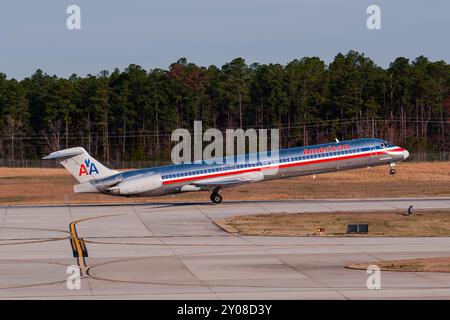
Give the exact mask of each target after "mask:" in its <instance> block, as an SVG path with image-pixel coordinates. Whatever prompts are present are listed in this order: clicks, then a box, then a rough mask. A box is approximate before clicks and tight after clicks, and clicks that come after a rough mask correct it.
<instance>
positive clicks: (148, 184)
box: [107, 174, 162, 196]
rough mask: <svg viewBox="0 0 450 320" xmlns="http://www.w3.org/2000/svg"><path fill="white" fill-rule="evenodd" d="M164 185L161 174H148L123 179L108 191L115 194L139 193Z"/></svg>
mask: <svg viewBox="0 0 450 320" xmlns="http://www.w3.org/2000/svg"><path fill="white" fill-rule="evenodd" d="M161 186H162V181H161V176H160V175H159V174H146V175H144V176H138V177H133V178H129V179H126V180H123V181H122V182H120V183H119V184H117V185H115V186H113V187H110V188H108V189H107V192H109V193H111V194H115V195H121V196H122V195H137V194H139V193H144V192H148V191H152V190H155V189H158V188H160V187H161Z"/></svg>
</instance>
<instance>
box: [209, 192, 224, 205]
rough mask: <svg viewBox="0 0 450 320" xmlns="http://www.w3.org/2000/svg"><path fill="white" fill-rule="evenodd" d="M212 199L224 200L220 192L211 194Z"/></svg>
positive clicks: (218, 201) (214, 200)
mask: <svg viewBox="0 0 450 320" xmlns="http://www.w3.org/2000/svg"><path fill="white" fill-rule="evenodd" d="M211 201H212V202H214V203H221V202H222V196H221V195H220V194H218V193H213V194H211Z"/></svg>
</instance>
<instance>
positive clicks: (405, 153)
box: [403, 149, 409, 159]
mask: <svg viewBox="0 0 450 320" xmlns="http://www.w3.org/2000/svg"><path fill="white" fill-rule="evenodd" d="M408 157H409V152H408V150H406V149H405V150H403V159H406V158H408Z"/></svg>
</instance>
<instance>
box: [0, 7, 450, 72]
mask: <svg viewBox="0 0 450 320" xmlns="http://www.w3.org/2000/svg"><path fill="white" fill-rule="evenodd" d="M71 4H76V5H78V6H79V7H80V8H81V30H68V29H67V27H66V19H67V17H68V16H69V15H68V14H67V13H66V9H67V7H68V6H69V5H71ZM371 4H377V5H379V6H380V8H381V27H382V29H381V30H369V29H367V27H366V19H367V17H368V14H367V13H366V9H367V7H368V6H369V5H371ZM449 18H450V1H448V0H427V1H426V0H423V1H420V0H379V1H372V0H370V1H366V0H329V1H325V0H222V1H219V0H129V1H113V0H109V1H107V0H71V1H65V0H39V1H31V0H29V1H24V0H14V1H12V0H2V1H1V2H0V72H4V73H6V74H7V75H8V77H9V78H11V77H15V78H18V79H22V78H23V77H26V76H29V75H31V74H32V73H34V71H35V70H36V69H38V68H41V69H43V70H44V71H45V72H47V73H49V74H56V75H59V76H69V75H70V74H72V73H77V74H79V75H86V74H88V73H91V74H97V73H98V72H99V71H100V70H103V69H108V70H112V69H114V68H115V67H119V68H121V69H122V68H124V67H126V66H127V65H129V64H131V63H135V64H139V65H142V66H143V67H145V68H146V69H150V68H156V67H160V68H167V67H168V66H169V65H170V63H172V62H175V61H176V60H178V59H179V58H180V57H186V58H188V60H189V61H191V62H194V63H196V64H199V65H204V66H207V65H210V64H215V65H218V66H220V65H223V64H224V63H226V62H228V61H230V60H231V59H233V58H235V57H239V56H241V57H243V58H245V59H246V61H247V63H249V64H250V63H252V62H260V63H271V62H273V63H283V64H284V63H286V62H288V61H290V60H292V59H295V58H301V57H304V56H319V57H320V58H322V59H324V60H325V61H326V62H327V63H328V62H330V60H332V59H333V57H334V56H335V55H336V53H338V52H347V51H348V50H350V49H355V50H358V51H360V52H364V53H365V54H366V55H367V56H369V57H371V58H372V59H374V60H375V62H376V63H377V64H379V65H381V66H383V67H386V66H388V64H389V62H391V61H392V60H393V59H394V58H395V57H397V56H406V57H408V58H415V57H417V56H419V55H425V56H427V57H428V58H430V59H431V60H439V59H444V60H446V61H447V62H449V61H450V32H449V31H450V27H449V25H450V23H449V22H450V19H449Z"/></svg>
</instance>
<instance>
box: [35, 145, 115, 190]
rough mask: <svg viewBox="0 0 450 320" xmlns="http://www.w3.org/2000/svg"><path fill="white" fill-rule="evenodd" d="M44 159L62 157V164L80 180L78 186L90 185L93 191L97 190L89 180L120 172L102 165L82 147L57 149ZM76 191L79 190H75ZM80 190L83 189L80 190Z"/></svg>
mask: <svg viewBox="0 0 450 320" xmlns="http://www.w3.org/2000/svg"><path fill="white" fill-rule="evenodd" d="M42 159H45V160H49V159H60V164H61V165H62V166H64V168H66V169H67V171H69V172H70V173H71V174H72V176H74V177H75V179H77V180H78V181H79V182H80V184H79V185H78V186H80V187H81V186H86V187H89V188H88V189H91V192H92V191H93V192H95V191H96V190H95V191H94V188H92V187H90V185H91V184H90V183H87V182H89V181H91V180H96V179H102V178H106V177H109V176H112V175H115V174H117V173H119V172H118V171H116V170H111V169H109V168H107V167H105V166H104V165H102V164H101V163H100V162H98V161H97V160H95V159H94V158H93V157H91V156H90V155H89V153H87V152H86V150H85V149H84V148H81V147H76V148H69V149H64V150H60V151H55V152H52V153H50V154H49V155H48V156H46V157H43V158H42ZM76 187H77V186H75V189H77V188H76ZM86 191H88V190H86ZM86 191H84V192H86ZM75 192H77V190H75ZM78 192H83V191H81V190H79V191H78Z"/></svg>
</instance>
